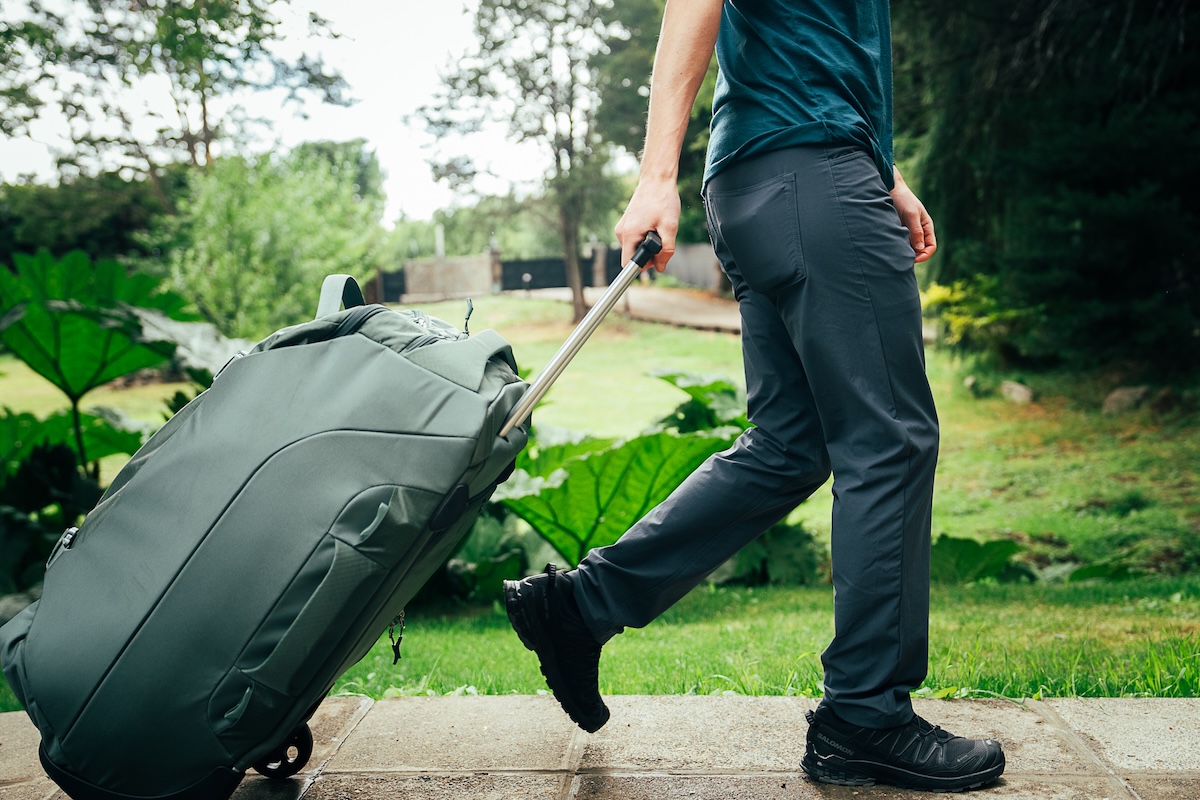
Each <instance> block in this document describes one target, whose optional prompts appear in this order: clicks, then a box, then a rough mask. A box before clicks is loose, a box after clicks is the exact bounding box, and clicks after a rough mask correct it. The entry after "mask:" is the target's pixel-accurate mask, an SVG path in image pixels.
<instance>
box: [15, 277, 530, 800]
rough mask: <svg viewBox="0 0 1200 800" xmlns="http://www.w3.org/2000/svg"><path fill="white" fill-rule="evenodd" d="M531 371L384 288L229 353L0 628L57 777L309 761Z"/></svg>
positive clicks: (154, 789)
mask: <svg viewBox="0 0 1200 800" xmlns="http://www.w3.org/2000/svg"><path fill="white" fill-rule="evenodd" d="M340 288H341V286H340V283H339V285H337V286H336V287H335V289H334V294H333V295H332V296H333V297H335V298H336V295H337V294H340V292H337V291H336V290H338V289H340ZM350 291H351V294H353V292H355V291H357V287H356V286H354V287H352V288H351V290H350ZM330 296H331V295H330V294H329V293H327V294H326V296H325V298H324V299H323V303H324V304H325V305H327V306H328V305H329V298H330ZM332 306H333V311H335V312H336V309H337V306H338V303H337V301H336V299H334V300H333V302H332ZM322 310H323V311H324V310H329V309H328V308H326V309H322ZM525 389H526V385H525V384H524V383H523V382H522V381H521V380H519V379H518V377H517V374H516V369H515V364H514V363H513V357H512V353H511V351H510V349H509V346H508V343H507V342H505V341H504V339H502V338H501V337H500V336H499V335H498V334H496V333H494V332H492V331H485V332H483V333H480V334H478V335H475V336H471V337H466V336H464V335H463V334H460V333H459V332H458V331H457V330H454V329H453V328H451V327H450V326H448V325H446V324H445V323H442V322H440V321H438V320H435V319H433V318H430V317H427V316H425V315H424V314H422V313H420V312H396V311H393V310H390V309H387V308H384V307H383V306H361V305H359V306H354V307H351V308H348V309H347V310H345V311H341V312H337V313H332V314H330V315H327V316H321V317H319V318H318V319H317V320H315V321H313V322H309V323H307V324H304V325H299V326H296V327H293V328H288V329H285V330H282V331H279V332H277V333H275V334H274V335H272V336H271V337H269V338H268V339H266V340H264V341H263V342H261V343H260V344H258V345H257V346H256V347H254V348H253V349H252V350H251V351H250V352H248V353H246V354H245V355H244V356H239V357H237V358H235V359H234V360H233V361H231V362H230V363H229V365H228V366H227V367H225V369H224V370H222V372H221V373H220V374H219V375H218V377H217V378H216V380H215V381H214V382H213V385H212V387H211V388H210V389H208V390H207V391H205V392H204V393H203V394H201V395H200V396H199V397H197V398H196V399H195V400H194V401H193V402H192V403H190V404H189V405H187V406H186V407H185V408H184V409H182V410H181V411H180V412H179V413H178V414H176V415H175V417H174V418H173V419H172V420H171V421H170V422H168V423H167V424H166V425H165V426H164V427H163V428H162V429H161V430H160V431H159V432H158V433H156V434H155V435H154V436H153V437H152V438H151V439H150V440H149V441H148V442H147V443H146V445H145V446H144V447H143V448H142V449H141V450H140V451H139V452H138V453H137V454H136V455H135V456H134V457H133V459H132V460H131V461H130V462H129V464H128V466H127V467H126V468H125V469H124V470H122V471H121V472H120V474H118V476H117V477H116V479H115V480H114V481H113V483H112V485H111V486H110V487H109V489H108V491H107V492H106V493H105V495H104V497H103V498H102V499H101V501H100V503H99V504H98V505H97V506H96V508H95V510H94V511H92V513H91V514H89V515H88V516H87V518H86V520H85V522H84V523H83V525H82V526H81V527H80V528H79V529H78V530H72V531H69V532H68V533H67V534H65V535H64V536H63V538H62V540H61V541H60V542H59V544H58V546H57V547H56V549H55V551H54V554H53V555H52V556H51V559H50V562H49V565H48V568H47V571H46V580H45V585H44V593H43V596H42V599H41V600H40V601H39V602H38V603H35V604H34V605H33V606H31V607H30V608H28V609H26V610H25V611H24V612H22V614H20V615H19V616H18V617H17V618H15V619H14V620H13V621H12V622H11V623H10V624H8V625H7V626H5V627H4V628H3V630H2V632H0V661H2V663H3V666H4V673H5V675H6V676H7V678H8V680H9V683H10V684H11V685H12V687H13V690H14V691H15V692H16V694H17V697H18V699H20V700H21V702H22V704H23V705H24V707H25V708H26V710H27V711H28V713H29V716H30V717H31V718H32V719H33V721H34V723H35V724H36V725H37V727H38V728H39V729H40V730H41V733H42V736H43V743H42V747H41V757H42V763H43V766H44V767H45V768H46V771H47V772H48V774H49V775H50V777H52V778H53V779H54V780H55V781H56V782H57V783H58V784H59V785H60V786H62V787H63V788H64V789H65V790H66V791H67V792H68V794H70V795H71V796H72V797H74V798H77V800H81V799H82V798H104V799H105V800H111V799H115V798H126V797H131V798H133V797H136V798H167V797H170V798H181V799H182V798H187V799H188V800H192V799H194V800H213V798H224V797H228V796H229V795H230V794H231V793H232V792H233V790H234V788H235V787H236V786H237V784H238V782H239V781H240V780H241V778H242V776H243V774H244V773H245V771H246V770H247V769H248V768H250V767H251V766H254V765H261V766H262V769H263V770H265V771H267V772H268V773H269V774H271V773H274V774H275V775H277V776H283V775H286V774H291V773H292V772H294V771H295V770H297V769H299V768H300V767H302V766H303V764H304V760H306V759H307V753H306V752H305V750H306V748H307V750H308V751H309V752H311V737H310V736H309V735H308V731H307V728H306V727H305V725H304V723H305V722H306V720H307V719H308V717H309V716H311V714H312V712H313V711H314V710H315V709H316V706H317V704H318V703H319V702H320V700H321V698H322V697H324V696H325V694H326V693H327V692H328V691H329V688H330V687H331V686H332V684H333V682H334V680H335V679H336V678H337V677H338V676H339V675H340V674H341V673H342V672H343V671H344V670H345V669H346V668H348V667H349V666H351V665H352V664H354V663H355V662H356V661H358V660H359V659H360V658H362V657H363V656H364V655H365V654H366V652H367V651H368V650H369V649H370V647H371V646H372V645H373V644H374V643H375V641H376V640H377V639H378V637H379V635H380V633H381V632H382V631H383V630H385V629H386V628H387V627H388V624H389V623H390V622H391V621H392V620H393V618H394V617H396V615H397V614H398V612H400V611H401V609H402V608H403V607H404V604H405V602H406V601H407V600H409V599H410V598H411V597H412V596H413V595H414V594H415V593H416V592H417V590H418V589H419V588H420V587H421V585H422V584H423V583H424V582H425V581H426V579H427V578H429V576H430V575H431V574H432V573H433V572H434V571H435V570H436V569H437V568H438V567H439V566H440V565H441V564H442V563H443V562H444V561H445V560H446V558H447V557H448V556H449V555H450V554H451V553H452V552H453V550H454V549H455V547H456V546H457V544H458V543H459V541H460V540H461V538H462V537H463V535H465V533H466V532H467V531H468V530H469V528H470V526H471V523H472V522H473V520H474V518H475V512H476V511H477V510H478V509H479V507H480V506H481V505H482V504H483V502H484V501H485V500H486V499H487V498H488V497H489V496H490V495H491V493H492V491H493V490H494V489H495V487H496V485H497V484H498V483H499V482H500V481H501V480H503V478H504V477H506V469H507V468H509V466H510V465H511V464H512V463H513V460H514V459H515V458H516V456H517V454H518V452H519V451H520V450H521V448H522V447H523V446H524V444H525V440H526V433H527V430H526V428H525V427H524V426H517V427H515V428H514V429H513V430H511V431H509V432H508V433H507V435H506V436H504V437H500V436H498V435H497V432H498V431H499V429H500V427H501V426H502V424H503V423H504V421H505V419H506V418H507V416H508V414H509V412H510V410H511V409H512V407H513V405H514V404H515V403H516V402H517V401H518V400H519V399H520V398H521V396H522V394H523V393H524V391H525Z"/></svg>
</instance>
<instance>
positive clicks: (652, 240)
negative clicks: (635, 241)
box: [630, 231, 662, 267]
mask: <svg viewBox="0 0 1200 800" xmlns="http://www.w3.org/2000/svg"><path fill="white" fill-rule="evenodd" d="M661 252H662V238H661V237H660V236H659V235H658V231H650V232H649V233H647V234H646V238H645V239H642V243H641V244H639V245H638V246H637V249H636V250H634V251H633V258H632V259H630V260H631V261H633V263H635V264H637V265H638V266H639V267H644V266H646V262H648V261H649V260H650V259H652V258H654V257H655V256H656V255H658V254H659V253H661Z"/></svg>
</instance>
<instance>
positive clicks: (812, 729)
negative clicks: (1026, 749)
mask: <svg viewBox="0 0 1200 800" xmlns="http://www.w3.org/2000/svg"><path fill="white" fill-rule="evenodd" d="M807 718H808V745H807V747H805V750H804V758H803V759H802V760H801V762H800V768H801V769H803V770H804V772H805V773H807V774H808V775H809V777H811V778H813V779H815V780H818V781H820V782H822V783H836V784H840V785H842V786H870V785H872V784H874V783H876V782H878V783H886V784H890V785H892V786H899V787H902V788H905V789H920V790H923V791H930V792H961V791H964V790H966V789H975V788H978V787H980V786H983V785H985V784H988V783H991V782H992V781H994V780H996V779H997V778H999V777H1000V773H1002V772H1004V751H1003V750H1001V749H1000V743H999V742H996V741H993V740H992V739H964V738H963V737H961V736H955V735H953V734H951V733H947V732H946V731H944V730H942V729H941V728H938V727H936V726H934V725H930V724H929V723H928V722H926V721H925V720H923V719H921V718H920V717H918V716H914V717H913V718H912V721H911V722H909V723H908V724H907V725H900V726H899V727H896V728H885V729H883V730H876V729H873V728H860V727H858V726H857V725H851V724H850V723H848V722H846V721H845V720H843V719H841V718H840V717H838V716H837V715H836V714H834V713H833V712H832V711H831V710H830V709H828V708H826V707H825V706H819V707H818V708H817V710H816V712H812V711H810V712H808V714H807Z"/></svg>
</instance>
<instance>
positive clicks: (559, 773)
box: [0, 695, 1200, 800]
mask: <svg viewBox="0 0 1200 800" xmlns="http://www.w3.org/2000/svg"><path fill="white" fill-rule="evenodd" d="M608 700H609V704H610V706H611V708H612V711H613V716H612V719H611V720H610V721H609V723H608V725H606V726H605V727H604V728H602V729H601V730H600V731H599V732H598V733H596V734H591V735H589V734H586V733H584V732H582V731H581V730H579V729H578V728H576V727H575V726H574V725H573V724H572V723H571V722H570V720H568V719H567V717H566V716H565V715H564V714H563V713H562V712H561V711H560V710H559V708H558V705H557V704H556V703H555V702H554V700H553V699H552V698H550V697H547V696H521V695H508V696H503V697H422V698H402V699H396V700H383V701H380V702H377V703H372V702H371V701H370V700H365V699H359V698H334V699H331V700H327V701H326V702H325V703H324V705H323V706H322V707H321V709H320V711H319V712H318V713H317V715H316V717H314V718H313V725H312V727H313V731H314V734H315V739H316V751H315V752H314V753H313V757H312V760H311V761H310V762H309V765H308V767H309V768H308V770H307V771H305V772H302V773H301V774H299V775H297V776H296V777H294V778H291V779H289V780H286V781H275V780H270V779H267V778H262V777H259V776H256V775H253V774H251V776H249V777H247V779H246V780H245V781H244V782H243V783H242V785H241V787H240V788H239V789H238V791H237V793H236V794H235V795H234V800H298V798H301V797H303V798H305V800H350V799H351V798H354V799H355V800H376V799H378V800H401V799H402V800H459V799H460V798H461V800H526V799H527V798H528V799H530V800H702V799H711V800H726V799H728V798H739V799H740V800H769V799H770V800H812V799H816V798H823V799H825V800H843V799H846V800H849V798H863V800H899V799H900V798H918V797H929V796H930V795H928V794H922V793H919V792H910V791H901V790H898V789H892V788H888V787H872V788H848V787H837V786H824V785H820V784H816V783H813V782H811V781H809V780H808V779H807V778H805V777H804V776H803V774H802V773H801V772H800V770H799V768H798V766H797V765H798V763H799V760H800V757H801V755H802V753H803V747H804V730H805V722H804V712H805V711H806V710H808V709H809V708H812V707H813V705H814V701H813V700H810V699H808V698H792V697H736V696H723V697H680V696H666V697H630V696H617V697H610V698H608ZM917 711H918V713H920V714H922V715H924V716H925V717H927V718H928V719H930V720H932V721H934V722H936V723H939V724H942V725H944V726H945V727H946V728H947V729H949V730H952V731H956V732H961V733H970V734H972V735H977V736H992V737H995V738H997V739H999V740H1000V741H1002V742H1003V743H1004V747H1005V752H1006V753H1007V756H1008V769H1007V772H1006V773H1005V775H1004V777H1003V778H1001V780H1000V781H999V782H997V783H996V784H994V785H993V786H992V787H991V788H988V789H983V790H979V791H976V792H972V793H970V794H969V795H968V796H970V797H978V798H980V800H983V798H992V797H995V798H1020V799H1021V800H1034V799H1035V798H1036V799H1037V800H1104V799H1106V798H1107V800H1119V799H1120V800H1126V799H1128V798H1140V800H1185V798H1186V800H1195V798H1198V797H1200V700H1190V699H1189V700H1164V699H1153V698H1145V699H1121V700H1110V699H1086V700H1082V699H1072V700H1046V701H1040V702H1039V701H1027V702H1025V703H1023V704H1018V703H1014V702H1009V701H1005V700H958V701H945V700H919V701H917ZM36 749H37V732H36V731H35V730H34V728H33V727H32V725H31V724H30V723H29V722H28V720H27V719H26V717H25V715H24V714H23V713H21V712H15V713H9V714H3V715H0V800H65V798H66V796H65V795H63V794H61V793H59V792H58V791H57V790H56V788H55V787H54V785H53V784H52V783H50V781H49V780H48V779H47V778H46V777H45V776H44V775H43V774H42V771H41V768H40V767H39V766H38V763H37V755H36Z"/></svg>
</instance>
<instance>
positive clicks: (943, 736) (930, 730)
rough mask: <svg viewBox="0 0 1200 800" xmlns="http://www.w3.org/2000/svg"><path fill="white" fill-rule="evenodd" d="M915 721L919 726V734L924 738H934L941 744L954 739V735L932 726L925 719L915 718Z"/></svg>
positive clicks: (937, 726)
mask: <svg viewBox="0 0 1200 800" xmlns="http://www.w3.org/2000/svg"><path fill="white" fill-rule="evenodd" d="M913 721H914V722H916V725H917V733H919V734H921V735H922V736H930V735H932V736H934V737H936V738H937V740H938V741H939V742H948V741H950V740H951V739H953V738H954V734H952V733H950V732H949V731H946V730H943V729H942V728H941V726H939V725H930V724H929V723H928V722H926V721H925V719H924V718H923V717H919V716H914V717H913Z"/></svg>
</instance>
